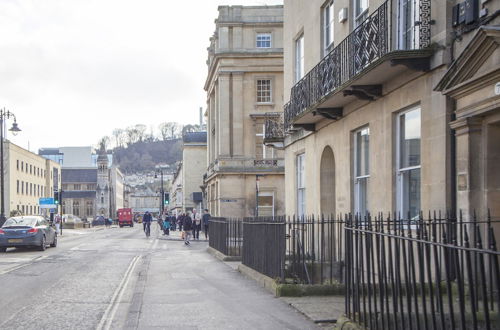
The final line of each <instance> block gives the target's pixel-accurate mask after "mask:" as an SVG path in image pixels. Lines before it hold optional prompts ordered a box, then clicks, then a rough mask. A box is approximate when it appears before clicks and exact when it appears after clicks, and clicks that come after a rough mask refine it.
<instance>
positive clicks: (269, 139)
mask: <svg viewBox="0 0 500 330" xmlns="http://www.w3.org/2000/svg"><path fill="white" fill-rule="evenodd" d="M266 117H267V118H266V124H265V136H264V143H265V144H275V143H280V142H283V139H284V137H285V135H284V125H283V112H268V113H266Z"/></svg>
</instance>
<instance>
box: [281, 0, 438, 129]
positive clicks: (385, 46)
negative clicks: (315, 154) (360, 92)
mask: <svg viewBox="0 0 500 330" xmlns="http://www.w3.org/2000/svg"><path fill="white" fill-rule="evenodd" d="M430 2H431V1H430V0H409V1H397V2H396V1H395V0H387V1H386V2H384V3H383V4H382V5H381V6H380V7H379V8H377V9H376V10H375V11H374V12H373V13H372V14H371V15H370V16H368V17H367V18H366V20H365V21H364V22H363V23H361V24H360V25H359V26H358V27H357V28H356V29H355V30H354V31H353V32H352V33H350V34H349V35H348V36H347V37H346V38H345V39H344V40H343V41H342V42H340V43H339V44H338V45H337V46H336V47H335V48H333V49H332V51H331V52H330V53H328V54H327V55H326V56H325V57H324V58H323V59H322V60H321V61H320V62H319V63H318V64H317V65H316V66H315V67H314V68H313V69H312V70H311V71H309V72H308V73H307V74H306V75H305V76H304V77H303V78H302V79H301V80H300V81H298V82H297V83H296V84H295V85H294V86H293V88H292V90H291V93H290V101H289V102H288V103H287V104H285V106H284V129H285V131H289V130H290V129H291V128H292V124H293V122H294V120H295V119H296V118H297V117H298V116H300V115H301V114H302V113H304V112H306V111H308V110H310V109H312V108H313V106H314V105H315V104H317V103H318V102H320V101H321V100H322V99H323V98H324V97H326V96H327V95H329V94H330V93H332V92H334V91H335V90H337V89H339V88H341V87H342V86H343V85H345V84H346V83H348V82H349V81H352V80H353V79H354V78H356V77H357V76H358V75H360V74H361V73H362V72H363V71H364V70H365V69H366V68H368V67H369V66H370V65H372V64H374V63H376V62H377V61H378V60H380V59H381V58H382V57H383V56H384V55H386V54H388V53H390V52H393V51H397V50H399V51H411V50H416V49H424V48H427V47H428V46H429V45H430V21H431V19H430ZM393 8H394V10H395V11H396V12H393ZM417 16H418V17H417ZM407 21H408V23H407Z"/></svg>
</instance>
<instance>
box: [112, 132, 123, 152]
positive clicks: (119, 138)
mask: <svg viewBox="0 0 500 330" xmlns="http://www.w3.org/2000/svg"><path fill="white" fill-rule="evenodd" d="M113 137H114V138H115V147H117V148H123V145H124V143H125V131H124V130H123V129H121V128H116V129H114V130H113Z"/></svg>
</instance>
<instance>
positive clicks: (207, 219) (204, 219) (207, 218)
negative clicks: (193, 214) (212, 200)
mask: <svg viewBox="0 0 500 330" xmlns="http://www.w3.org/2000/svg"><path fill="white" fill-rule="evenodd" d="M201 222H202V223H203V231H204V232H205V239H208V223H209V222H210V213H208V209H205V212H204V214H203V217H202V218H201Z"/></svg>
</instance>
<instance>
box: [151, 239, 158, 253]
mask: <svg viewBox="0 0 500 330" xmlns="http://www.w3.org/2000/svg"><path fill="white" fill-rule="evenodd" d="M158 242H159V240H158V239H157V238H155V240H154V243H153V246H151V250H156V247H157V246H158Z"/></svg>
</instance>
